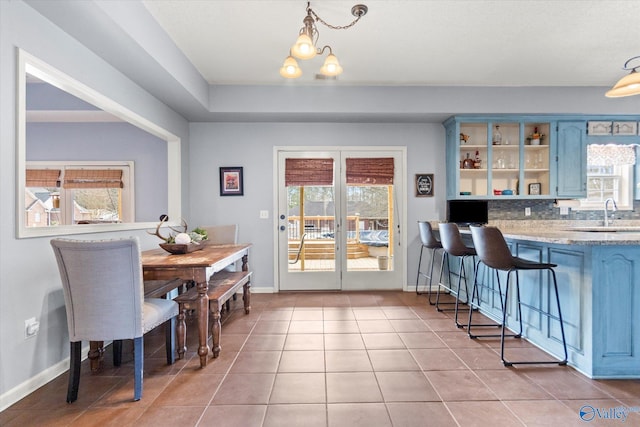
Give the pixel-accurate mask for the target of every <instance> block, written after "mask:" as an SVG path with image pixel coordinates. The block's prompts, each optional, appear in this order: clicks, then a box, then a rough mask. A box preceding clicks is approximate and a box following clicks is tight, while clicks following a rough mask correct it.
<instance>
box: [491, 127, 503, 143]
mask: <svg viewBox="0 0 640 427" xmlns="http://www.w3.org/2000/svg"><path fill="white" fill-rule="evenodd" d="M493 145H502V133H500V125H496V130H495V131H494V132H493Z"/></svg>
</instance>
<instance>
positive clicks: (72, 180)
mask: <svg viewBox="0 0 640 427" xmlns="http://www.w3.org/2000/svg"><path fill="white" fill-rule="evenodd" d="M123 187H124V184H123V182H122V170H121V169H67V170H65V171H64V188H123Z"/></svg>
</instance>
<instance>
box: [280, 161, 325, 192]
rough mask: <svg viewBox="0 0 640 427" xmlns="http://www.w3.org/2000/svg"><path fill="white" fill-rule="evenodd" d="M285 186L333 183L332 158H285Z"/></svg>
mask: <svg viewBox="0 0 640 427" xmlns="http://www.w3.org/2000/svg"><path fill="white" fill-rule="evenodd" d="M284 181H285V186H287V187H296V186H297V187H301V186H310V185H333V159H285V172H284Z"/></svg>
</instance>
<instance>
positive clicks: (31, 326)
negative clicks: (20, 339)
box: [24, 317, 40, 338]
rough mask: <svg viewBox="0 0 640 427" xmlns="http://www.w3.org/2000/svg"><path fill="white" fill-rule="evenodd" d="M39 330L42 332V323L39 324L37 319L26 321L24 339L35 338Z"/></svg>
mask: <svg viewBox="0 0 640 427" xmlns="http://www.w3.org/2000/svg"><path fill="white" fill-rule="evenodd" d="M39 330H40V322H38V321H37V320H36V318H35V317H32V318H31V319H27V320H25V321H24V337H25V338H31V337H35V336H36V334H37V333H38V331H39Z"/></svg>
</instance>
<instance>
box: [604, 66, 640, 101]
mask: <svg viewBox="0 0 640 427" xmlns="http://www.w3.org/2000/svg"><path fill="white" fill-rule="evenodd" d="M636 59H640V56H634V57H633V58H630V59H628V60H627V62H625V63H624V66H623V67H622V69H623V70H631V72H630V73H629V74H627V75H626V76H624V77H623V78H621V79H620V80H618V83H616V85H615V86H614V87H613V88H612V89H611V90H609V91H607V93H606V94H605V96H607V97H608V98H619V97H622V96H631V95H640V73H638V71H637V68H640V62H639V63H638V65H636V66H635V67H629V63H630V62H631V61H633V60H636Z"/></svg>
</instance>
